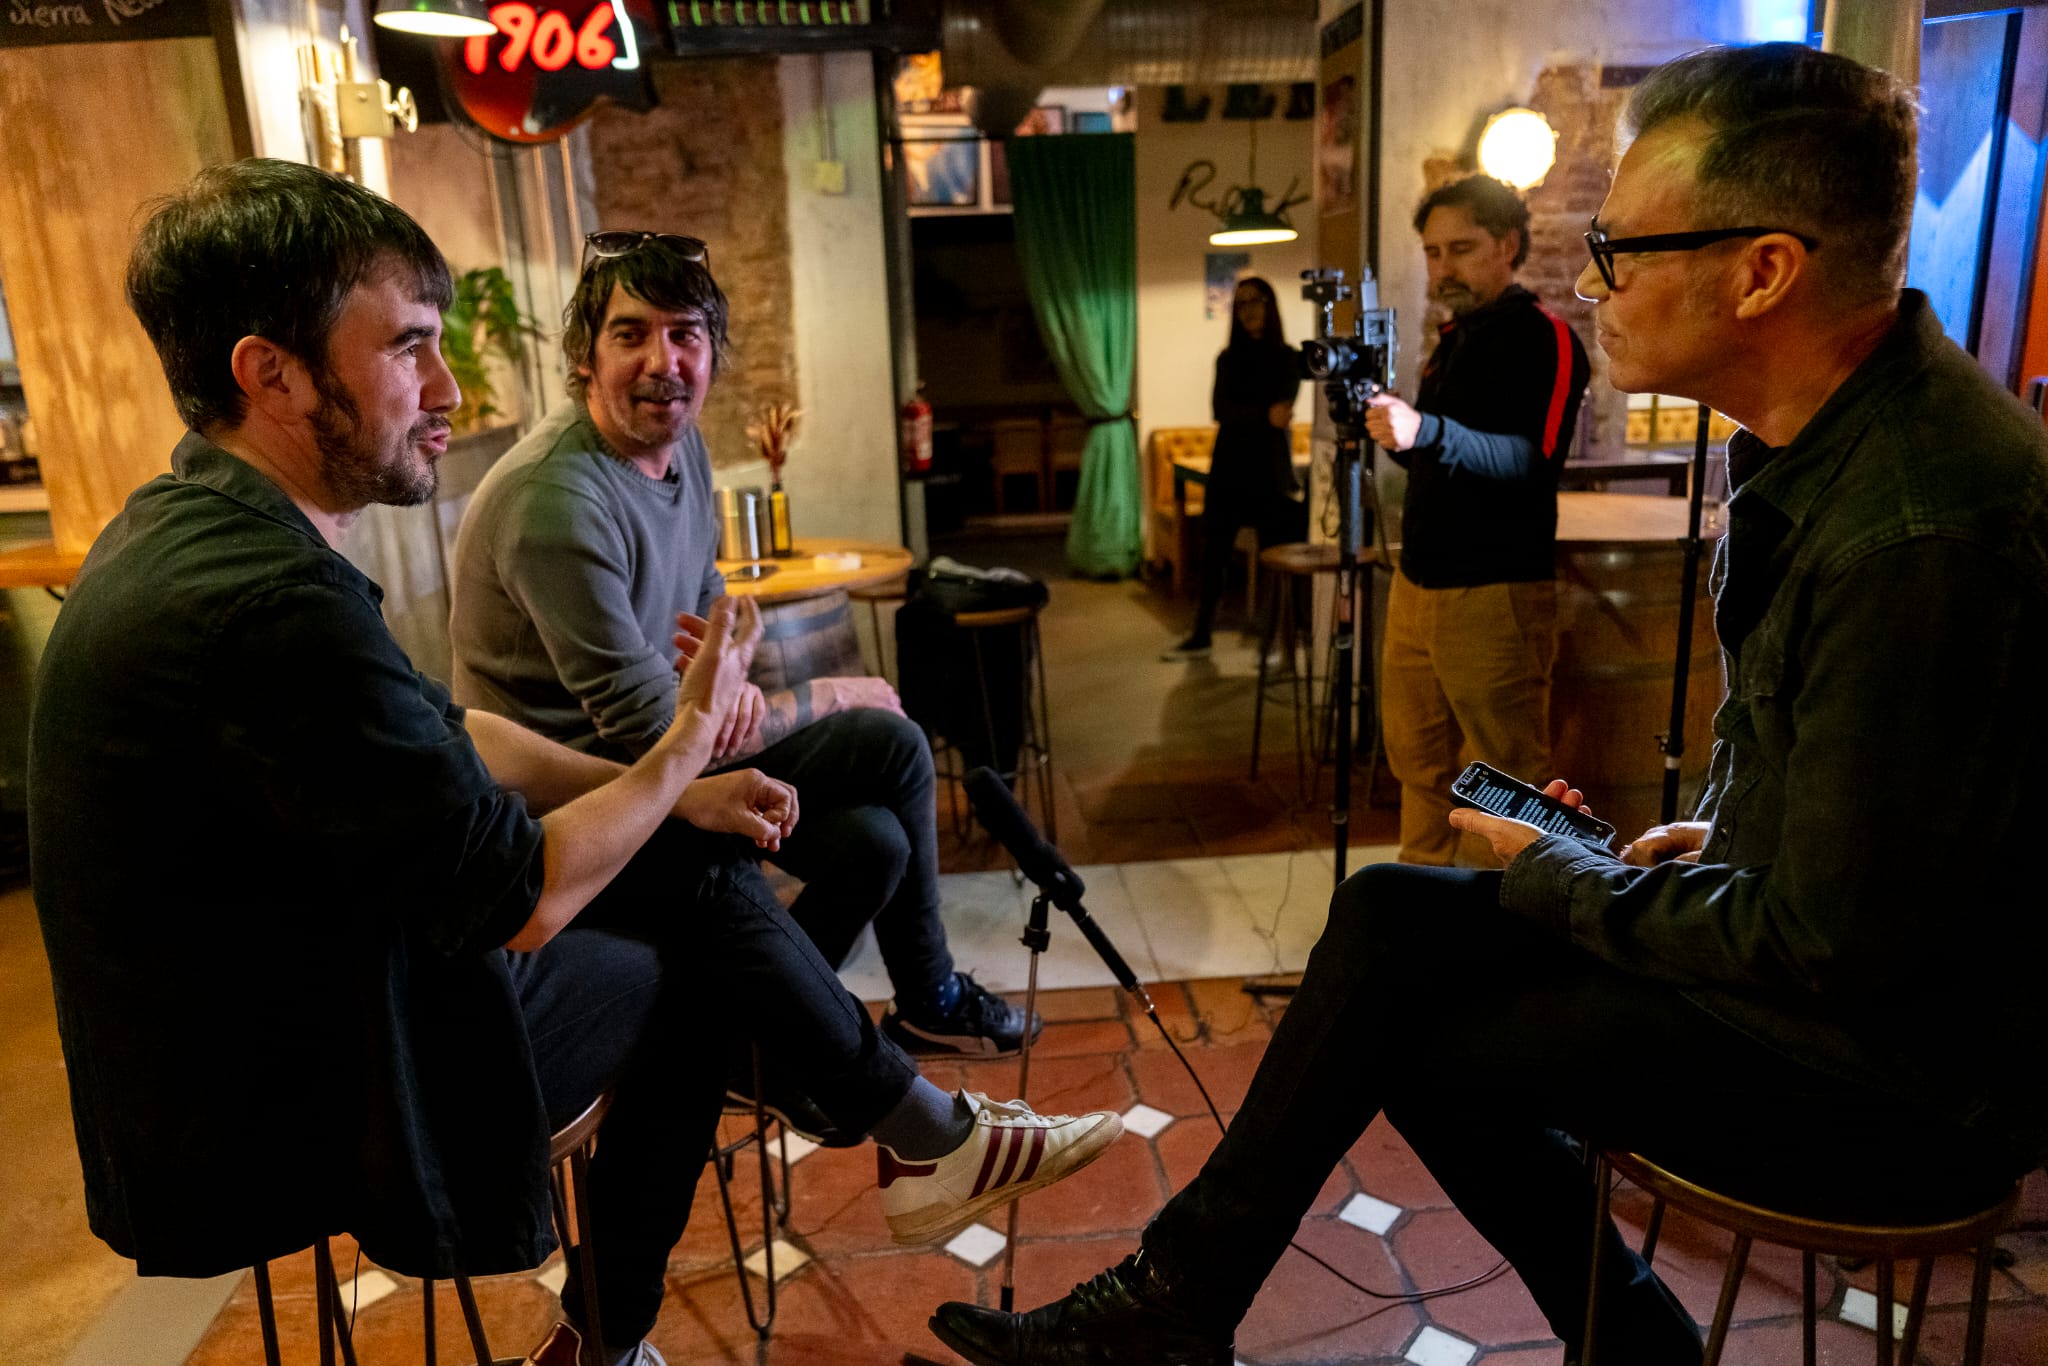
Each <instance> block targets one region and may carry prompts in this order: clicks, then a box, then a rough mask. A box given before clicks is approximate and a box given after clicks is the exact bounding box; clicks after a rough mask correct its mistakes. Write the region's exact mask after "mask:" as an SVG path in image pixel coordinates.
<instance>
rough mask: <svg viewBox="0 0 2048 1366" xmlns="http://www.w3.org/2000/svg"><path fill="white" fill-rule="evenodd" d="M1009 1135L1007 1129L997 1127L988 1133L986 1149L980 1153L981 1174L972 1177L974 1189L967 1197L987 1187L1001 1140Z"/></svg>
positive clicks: (971, 1197) (1001, 1148) (1000, 1147)
mask: <svg viewBox="0 0 2048 1366" xmlns="http://www.w3.org/2000/svg"><path fill="white" fill-rule="evenodd" d="M1009 1135H1010V1131H1009V1130H1008V1129H997V1130H995V1131H993V1132H992V1133H990V1134H989V1139H988V1150H987V1151H986V1152H984V1153H983V1154H982V1155H981V1175H979V1176H977V1177H975V1178H974V1189H973V1190H972V1191H971V1192H969V1194H968V1196H967V1198H968V1199H970V1200H972V1199H973V1198H974V1197H975V1196H977V1195H979V1194H981V1193H982V1192H983V1191H985V1190H987V1189H988V1179H989V1177H991V1176H992V1175H994V1174H995V1169H996V1158H997V1156H998V1155H999V1154H1001V1152H1002V1150H1003V1140H1004V1139H1005V1138H1008V1137H1009Z"/></svg>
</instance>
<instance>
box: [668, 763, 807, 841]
mask: <svg viewBox="0 0 2048 1366" xmlns="http://www.w3.org/2000/svg"><path fill="white" fill-rule="evenodd" d="M796 814H797V812H796V789H795V788H793V787H791V786H790V785H789V784H788V783H785V782H778V781H777V780H775V779H774V778H771V777H769V776H768V775H767V774H765V773H763V772H762V771H761V770H760V769H758V768H741V769H735V770H733V771H732V772H730V773H719V774H715V775H713V776H712V777H709V778H699V779H697V781H695V782H693V783H691V784H690V785H689V786H688V787H686V788H684V789H683V795H682V796H681V797H679V798H678V799H677V800H676V815H677V816H679V817H681V818H682V819H683V820H686V821H688V822H689V823H690V824H692V825H694V826H696V827H697V828H698V829H699V830H711V831H715V832H717V833H719V834H723V835H745V836H746V837H747V838H748V839H750V840H752V841H753V842H754V843H755V844H758V845H759V846H761V847H762V848H763V849H766V850H769V851H770V852H773V851H774V850H777V849H780V848H781V847H782V841H783V840H785V839H787V838H788V837H789V832H790V831H792V830H794V829H796Z"/></svg>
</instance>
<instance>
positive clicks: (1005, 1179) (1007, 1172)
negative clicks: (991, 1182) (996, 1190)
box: [996, 1129, 1024, 1186]
mask: <svg viewBox="0 0 2048 1366" xmlns="http://www.w3.org/2000/svg"><path fill="white" fill-rule="evenodd" d="M1003 1137H1004V1138H1005V1139H1007V1140H1008V1142H1006V1143H1005V1144H1004V1145H1003V1146H1004V1148H1005V1149H1006V1150H1007V1151H1005V1152H1004V1153H1003V1173H1002V1175H1001V1176H998V1177H997V1178H996V1184H997V1185H998V1186H1007V1185H1009V1184H1010V1176H1011V1174H1012V1173H1014V1172H1015V1171H1016V1170H1017V1159H1018V1158H1020V1157H1022V1156H1024V1135H1023V1134H1021V1133H1019V1132H1018V1131H1017V1130H1015V1129H1005V1130H1003Z"/></svg>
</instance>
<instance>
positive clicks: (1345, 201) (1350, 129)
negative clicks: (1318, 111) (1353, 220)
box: [1316, 74, 1358, 217]
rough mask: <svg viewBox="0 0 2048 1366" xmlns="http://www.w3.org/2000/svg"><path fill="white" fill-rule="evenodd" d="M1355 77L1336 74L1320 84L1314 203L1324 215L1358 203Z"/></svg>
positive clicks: (1340, 211) (1356, 83) (1356, 93)
mask: <svg viewBox="0 0 2048 1366" xmlns="http://www.w3.org/2000/svg"><path fill="white" fill-rule="evenodd" d="M1357 199H1358V78H1357V77H1356V76H1352V75H1349V74H1347V75H1343V76H1339V77H1338V78H1337V79H1336V80H1334V81H1331V82H1330V83H1329V84H1328V85H1326V86H1324V87H1323V110H1322V116H1321V117H1320V118H1318V119H1317V120H1316V204H1317V206H1318V207H1319V208H1320V210H1321V212H1322V214H1323V216H1324V217H1328V216H1329V215H1331V214H1333V213H1342V212H1345V211H1347V210H1350V209H1354V208H1356V207H1357Z"/></svg>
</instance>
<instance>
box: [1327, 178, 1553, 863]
mask: <svg viewBox="0 0 2048 1366" xmlns="http://www.w3.org/2000/svg"><path fill="white" fill-rule="evenodd" d="M1415 230H1416V231H1417V232H1419V233H1420V234H1422V253H1423V255H1424V256H1425V257H1426V258H1427V259H1428V262H1429V296H1430V298H1432V299H1434V300H1435V301H1436V302H1437V303H1439V304H1441V305H1443V306H1444V307H1445V308H1447V309H1449V310H1450V313H1451V317H1450V321H1448V322H1446V323H1444V324H1443V325H1442V327H1441V328H1440V329H1439V330H1438V334H1437V343H1436V349H1435V350H1434V351H1432V352H1431V353H1430V356H1429V360H1428V362H1427V363H1426V364H1424V366H1423V368H1422V385H1421V389H1420V391H1419V392H1418V393H1417V395H1416V401H1415V406H1413V407H1411V406H1409V405H1408V404H1407V403H1405V402H1403V401H1402V400H1401V399H1399V398H1397V397H1395V396H1394V395H1392V394H1382V395H1380V396H1379V397H1377V398H1375V399H1373V400H1372V410H1371V412H1370V413H1368V414H1367V416H1366V421H1365V427H1366V431H1367V432H1368V433H1369V434H1370V435H1371V436H1372V438H1373V440H1375V441H1377V442H1379V444H1380V445H1382V446H1384V447H1385V448H1386V449H1387V451H1388V452H1389V453H1391V454H1392V455H1393V457H1394V459H1395V460H1396V461H1397V462H1399V463H1400V464H1401V465H1402V466H1403V467H1404V468H1405V469H1407V471H1408V494H1407V498H1406V499H1405V500H1404V502H1403V504H1402V511H1401V539H1402V546H1401V559H1400V567H1399V572H1397V573H1396V574H1395V575H1394V582H1393V591H1392V594H1391V596H1390V599H1389V602H1388V607H1387V629H1386V645H1385V651H1384V654H1383V657H1382V661H1381V685H1380V686H1381V689H1382V691H1381V696H1380V708H1381V716H1382V718H1383V722H1384V725H1385V729H1386V746H1387V761H1388V763H1389V764H1390V765H1392V767H1393V770H1394V776H1395V777H1396V778H1398V779H1399V780H1400V783H1401V861H1402V862H1404V863H1425V864H1437V865H1444V864H1449V863H1451V862H1452V860H1453V856H1454V855H1455V854H1457V852H1458V834H1457V832H1456V831H1455V830H1453V829H1452V828H1451V826H1450V825H1449V823H1448V819H1447V818H1448V817H1449V815H1450V810H1451V806H1450V797H1449V794H1450V790H1451V781H1452V780H1453V779H1454V778H1456V777H1457V776H1458V771H1459V770H1460V769H1461V768H1463V767H1464V766H1465V764H1466V763H1467V762H1469V761H1470V760H1473V759H1484V760H1486V761H1487V762H1488V763H1491V764H1493V765H1495V766H1497V767H1499V768H1502V769H1505V770H1507V771H1508V772H1509V773H1514V774H1518V775H1521V776H1524V777H1527V778H1532V779H1534V778H1540V777H1542V776H1547V775H1548V774H1549V773H1550V772H1551V767H1550V665H1551V660H1552V658H1553V657H1554V656H1555V655H1556V653H1557V585H1556V583H1555V581H1554V579H1553V577H1552V576H1553V574H1554V573H1555V556H1556V540H1557V474H1558V468H1559V467H1560V466H1561V465H1563V464H1564V458H1565V454H1566V451H1567V450H1568V448H1569V446H1570V444H1571V432H1572V427H1573V424H1574V423H1575V422H1576V421H1577V420H1578V415H1579V400H1580V398H1581V397H1582V396H1583V395H1584V393H1585V391H1586V378H1587V374H1588V368H1587V364H1586V349H1585V347H1583V346H1581V345H1580V344H1579V339H1578V338H1577V337H1576V336H1574V335H1572V330H1571V328H1570V327H1569V326H1567V325H1566V323H1565V321H1564V320H1563V319H1562V318H1560V317H1558V316H1557V315H1556V314H1554V313H1551V312H1549V311H1547V310H1546V309H1545V308H1544V307H1543V306H1542V305H1541V304H1540V303H1538V302H1537V300H1536V296H1535V295H1534V294H1532V293H1530V292H1529V291H1528V290H1526V289H1524V288H1523V287H1522V286H1521V285H1519V284H1517V283H1516V282H1515V271H1516V269H1517V268H1519V267H1520V266H1521V264H1522V261H1523V260H1524V259H1525V258H1526V257H1527V256H1528V254H1529V210H1528V207H1527V206H1526V205H1524V204H1523V203H1522V201H1521V199H1520V197H1519V196H1517V195H1516V194H1515V192H1514V191H1513V190H1511V189H1509V188H1508V187H1507V186H1505V185H1503V184H1501V182H1499V181H1498V180H1495V179H1493V178H1492V177H1491V176H1483V175H1475V176H1470V177H1468V178H1466V179H1464V180H1460V181H1456V182H1454V183H1452V184H1449V185H1444V186H1441V187H1439V188H1438V189H1436V190H1434V191H1432V192H1431V193H1430V194H1429V195H1428V197H1426V198H1425V199H1424V200H1423V201H1422V204H1421V206H1420V207H1418V208H1417V209H1416V210H1415ZM1466 861H1467V862H1476V863H1480V864H1487V865H1490V864H1492V863H1493V862H1494V860H1493V858H1492V856H1491V853H1490V851H1487V850H1486V849H1485V847H1484V846H1483V845H1481V844H1478V843H1477V842H1472V841H1468V843H1467V859H1466Z"/></svg>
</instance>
